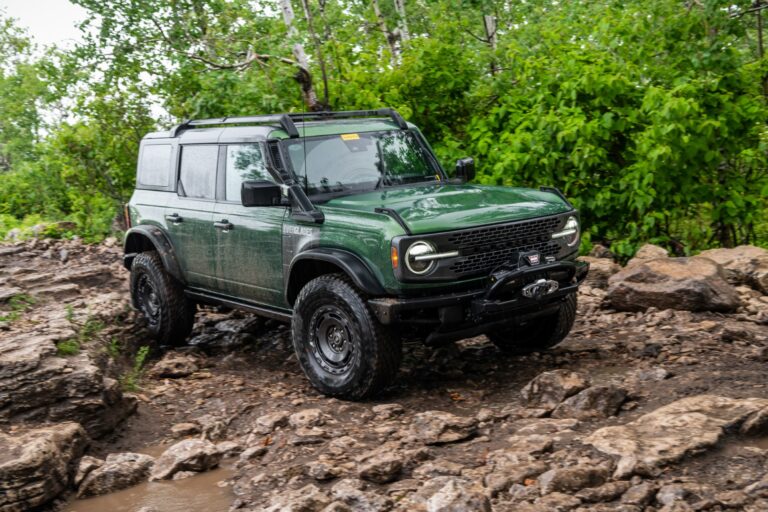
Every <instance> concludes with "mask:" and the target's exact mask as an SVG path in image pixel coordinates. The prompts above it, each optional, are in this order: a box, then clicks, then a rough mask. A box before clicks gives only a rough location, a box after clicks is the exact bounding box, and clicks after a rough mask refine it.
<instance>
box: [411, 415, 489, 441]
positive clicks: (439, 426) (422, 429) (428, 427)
mask: <svg viewBox="0 0 768 512" xmlns="http://www.w3.org/2000/svg"><path fill="white" fill-rule="evenodd" d="M476 431H477V420H476V419H475V418H468V417H463V416H456V415H455V414H451V413H449V412H443V411H427V412H422V413H419V414H417V415H416V416H415V417H414V418H413V422H412V423H411V434H412V435H413V437H415V438H416V439H418V440H420V441H421V442H422V443H424V444H446V443H454V442H457V441H462V440H464V439H467V438H469V437H472V436H473V435H475V432H476Z"/></svg>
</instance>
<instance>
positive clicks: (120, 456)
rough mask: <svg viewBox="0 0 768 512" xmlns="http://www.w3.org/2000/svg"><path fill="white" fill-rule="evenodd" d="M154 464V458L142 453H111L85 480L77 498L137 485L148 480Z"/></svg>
mask: <svg viewBox="0 0 768 512" xmlns="http://www.w3.org/2000/svg"><path fill="white" fill-rule="evenodd" d="M154 462H155V458H154V457H150V456H149V455H144V454H141V453H111V454H109V455H108V456H107V459H106V460H105V461H104V464H102V465H100V466H99V467H97V468H95V469H93V470H92V471H90V472H89V473H88V474H87V476H86V477H85V478H84V479H83V481H82V482H81V483H80V486H79V487H78V490H77V496H78V497H81V498H82V497H86V496H100V495H102V494H108V493H111V492H115V491H119V490H120V489H125V488H128V487H131V486H133V485H136V484H138V483H140V482H142V481H144V480H146V478H147V476H149V471H150V469H151V468H152V464H154Z"/></svg>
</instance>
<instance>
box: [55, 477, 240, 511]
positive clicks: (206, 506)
mask: <svg viewBox="0 0 768 512" xmlns="http://www.w3.org/2000/svg"><path fill="white" fill-rule="evenodd" d="M230 476H232V470H231V469H230V468H227V467H223V468H219V469H214V470H213V471H208V472H206V473H200V474H199V475H195V476H192V477H189V478H185V479H183V480H169V481H162V482H145V483H143V484H139V485H137V486H135V487H130V488H128V489H123V490H122V491H117V492H113V493H112V494H105V495H104V496H96V497H94V498H86V499H82V500H75V501H73V502H72V503H70V504H69V506H68V507H67V508H65V509H64V512H106V511H109V512H136V511H137V510H139V509H140V508H141V507H151V508H152V509H153V510H157V512H226V511H227V510H229V507H230V505H231V504H232V501H233V500H234V494H233V493H232V490H231V489H230V488H229V487H228V486H222V485H220V482H222V481H224V480H226V479H227V478H229V477H230Z"/></svg>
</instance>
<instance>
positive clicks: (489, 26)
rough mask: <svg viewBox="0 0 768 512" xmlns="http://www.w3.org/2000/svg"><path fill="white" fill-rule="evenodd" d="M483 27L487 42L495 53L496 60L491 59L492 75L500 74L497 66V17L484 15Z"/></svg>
mask: <svg viewBox="0 0 768 512" xmlns="http://www.w3.org/2000/svg"><path fill="white" fill-rule="evenodd" d="M483 27H484V28H485V40H486V41H488V46H490V47H491V51H492V52H493V53H494V58H492V59H491V74H492V75H495V74H496V73H498V71H499V68H498V66H497V65H496V58H495V54H496V16H493V15H488V14H486V15H484V16H483Z"/></svg>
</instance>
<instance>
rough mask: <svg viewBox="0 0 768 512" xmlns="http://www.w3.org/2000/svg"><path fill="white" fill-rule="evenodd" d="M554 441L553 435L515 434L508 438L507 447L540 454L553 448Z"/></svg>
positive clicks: (528, 453) (515, 450)
mask: <svg viewBox="0 0 768 512" xmlns="http://www.w3.org/2000/svg"><path fill="white" fill-rule="evenodd" d="M552 441H553V440H552V436H549V435H540V434H531V435H527V436H520V435H514V436H510V437H508V438H507V446H506V449H507V450H509V451H512V452H515V453H524V454H526V455H538V454H541V453H544V452H548V451H549V450H551V449H552Z"/></svg>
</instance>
